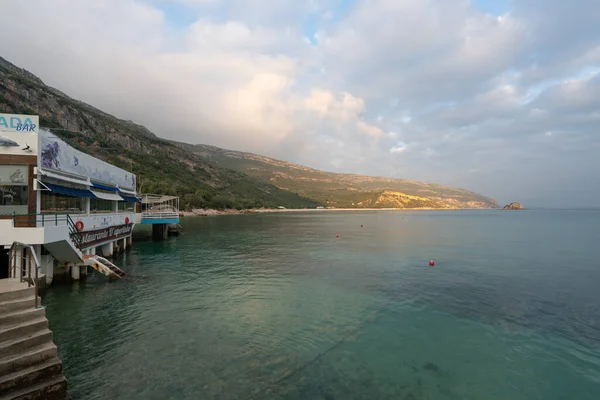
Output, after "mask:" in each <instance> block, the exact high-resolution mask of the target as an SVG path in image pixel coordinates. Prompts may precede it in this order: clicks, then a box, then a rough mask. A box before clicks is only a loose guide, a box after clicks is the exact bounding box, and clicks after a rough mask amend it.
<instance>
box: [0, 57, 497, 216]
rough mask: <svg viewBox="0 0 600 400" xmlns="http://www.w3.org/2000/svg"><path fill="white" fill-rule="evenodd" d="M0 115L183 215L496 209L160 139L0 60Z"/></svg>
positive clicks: (440, 189) (417, 188)
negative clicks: (106, 167)
mask: <svg viewBox="0 0 600 400" xmlns="http://www.w3.org/2000/svg"><path fill="white" fill-rule="evenodd" d="M0 112H7V113H20V114H37V115H39V116H40V125H41V126H42V128H46V129H49V130H52V132H53V133H54V134H56V135H57V136H59V137H61V138H62V139H63V140H66V141H67V142H68V143H69V144H70V145H72V146H73V147H75V148H77V149H79V150H82V151H85V152H87V153H89V154H91V155H93V156H95V157H97V158H100V159H102V160H104V161H107V162H110V163H112V164H114V165H117V166H119V167H121V168H124V169H128V170H132V172H134V173H135V174H136V175H138V182H139V185H140V186H139V187H138V190H139V191H140V192H142V191H143V192H158V193H164V194H171V195H179V196H180V197H181V200H182V201H181V205H182V206H183V207H184V208H203V207H212V208H238V209H241V208H256V207H268V208H274V207H277V206H285V207H288V208H307V207H317V206H321V205H324V206H329V207H351V208H361V207H363V208H364V207H369V208H386V207H389V206H392V207H393V208H422V207H430V208H492V207H498V205H497V203H496V202H495V201H494V200H493V199H490V198H489V197H486V196H483V195H480V194H477V193H475V192H472V191H469V190H465V189H457V188H452V187H449V186H442V185H437V184H430V183H423V182H418V181H410V180H406V179H394V178H386V177H373V176H366V175H359V174H347V173H333V172H326V171H321V170H317V169H313V168H310V167H306V166H303V165H299V164H294V163H290V162H288V161H283V160H277V159H274V158H270V157H265V156H261V155H258V154H253V153H246V152H242V151H236V150H227V149H221V148H219V147H216V146H212V145H206V144H188V143H183V142H178V141H173V140H167V139H163V138H160V137H158V136H157V135H156V134H154V133H153V132H151V131H150V130H149V129H148V128H146V127H145V126H143V125H140V124H137V123H135V122H133V121H128V120H123V119H119V118H117V117H115V116H113V115H111V114H108V113H106V112H104V111H102V110H100V109H98V108H96V107H94V106H92V105H89V104H87V103H85V102H82V101H79V100H76V99H73V98H71V97H69V96H68V95H67V94H65V93H63V92H62V91H60V90H58V89H55V88H52V87H50V86H47V85H46V84H44V82H43V81H42V80H41V79H40V78H38V77H37V76H35V75H34V74H32V73H31V72H29V71H27V70H25V69H23V68H19V67H17V66H15V65H13V64H11V63H10V62H8V61H6V60H5V59H3V58H2V57H0Z"/></svg>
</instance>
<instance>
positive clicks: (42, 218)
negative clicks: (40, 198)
mask: <svg viewBox="0 0 600 400" xmlns="http://www.w3.org/2000/svg"><path fill="white" fill-rule="evenodd" d="M12 218H13V227H15V228H41V227H47V226H67V227H68V228H69V236H70V238H71V239H72V240H73V243H75V245H76V246H77V248H78V249H79V250H81V246H82V244H83V241H82V240H83V238H82V237H81V233H80V232H79V231H78V230H77V227H76V226H75V222H74V221H73V219H72V218H71V215H69V214H59V213H53V214H48V213H44V214H42V213H40V214H16V213H14V214H13V216H12Z"/></svg>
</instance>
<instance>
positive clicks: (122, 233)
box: [75, 224, 133, 248]
mask: <svg viewBox="0 0 600 400" xmlns="http://www.w3.org/2000/svg"><path fill="white" fill-rule="evenodd" d="M132 231H133V224H126V225H117V226H111V227H110V228H104V229H98V230H95V231H86V232H80V233H75V235H79V237H80V238H81V247H82V248H87V247H91V246H94V245H97V244H100V243H105V242H110V241H112V240H116V239H120V238H124V237H127V236H129V235H130V234H131V232H132Z"/></svg>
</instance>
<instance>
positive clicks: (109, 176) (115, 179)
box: [38, 129, 135, 190]
mask: <svg viewBox="0 0 600 400" xmlns="http://www.w3.org/2000/svg"><path fill="white" fill-rule="evenodd" d="M38 168H43V169H47V170H56V171H62V172H66V173H69V174H73V175H78V176H81V177H88V178H90V179H91V180H96V181H99V182H101V183H104V184H107V185H113V186H118V187H120V188H122V189H129V190H135V175H134V174H132V173H131V172H127V171H125V170H123V169H121V168H118V167H115V166H114V165H111V164H109V163H107V162H104V161H102V160H99V159H97V158H95V157H92V156H90V155H89V154H86V153H83V152H81V151H79V150H76V149H74V148H73V147H71V146H69V145H68V144H67V143H65V142H64V141H62V140H61V139H59V138H58V137H57V136H56V135H53V134H52V133H50V132H47V131H45V130H43V129H42V130H41V131H40V133H39V152H38Z"/></svg>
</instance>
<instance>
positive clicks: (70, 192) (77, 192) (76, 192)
mask: <svg viewBox="0 0 600 400" xmlns="http://www.w3.org/2000/svg"><path fill="white" fill-rule="evenodd" d="M44 186H46V187H47V188H48V189H50V191H51V192H53V193H58V194H63V195H65V196H73V197H91V198H94V197H96V196H94V193H92V192H90V191H89V190H85V189H75V188H70V187H66V186H59V185H54V184H52V183H45V182H44Z"/></svg>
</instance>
